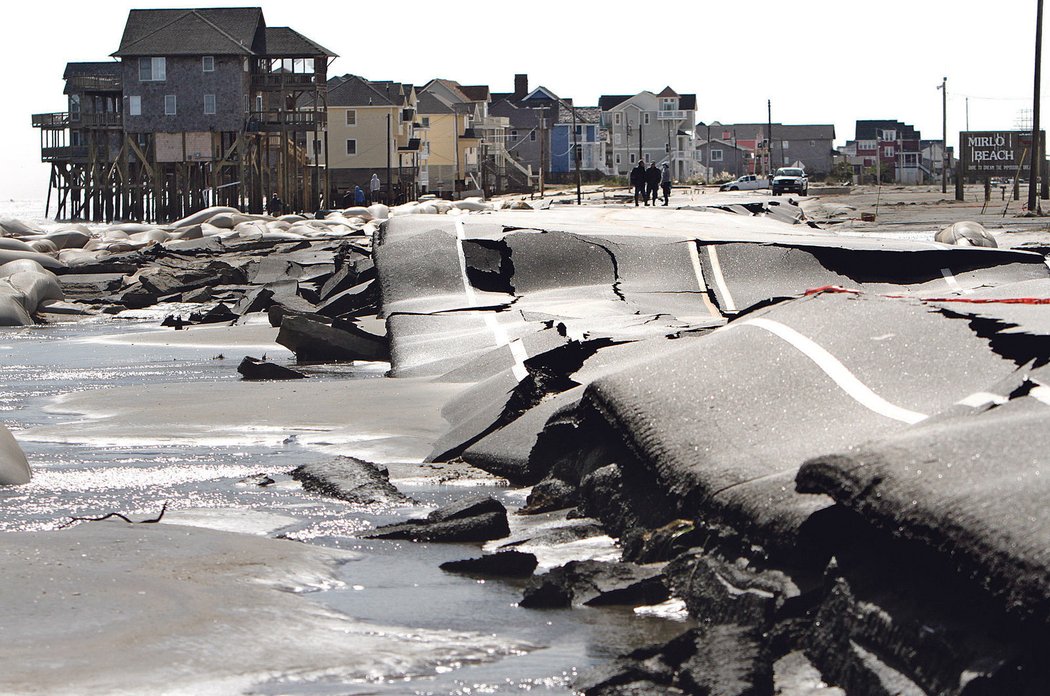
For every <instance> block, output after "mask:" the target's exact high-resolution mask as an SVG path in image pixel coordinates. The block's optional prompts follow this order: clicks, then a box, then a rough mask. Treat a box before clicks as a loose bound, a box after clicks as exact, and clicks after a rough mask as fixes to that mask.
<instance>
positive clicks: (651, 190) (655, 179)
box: [645, 162, 660, 205]
mask: <svg viewBox="0 0 1050 696" xmlns="http://www.w3.org/2000/svg"><path fill="white" fill-rule="evenodd" d="M659 195H660V170H659V169H657V168H656V162H652V163H650V164H649V168H648V169H647V170H645V197H646V199H652V201H653V205H656V199H657V198H658V197H659ZM648 204H649V203H648V200H646V205H648Z"/></svg>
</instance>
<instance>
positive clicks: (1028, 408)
mask: <svg viewBox="0 0 1050 696" xmlns="http://www.w3.org/2000/svg"><path fill="white" fill-rule="evenodd" d="M737 212H741V211H737ZM729 217H730V216H727V219H729ZM498 220H499V218H498V217H490V216H483V217H478V218H474V217H471V218H463V219H458V220H454V221H453V220H436V219H433V218H425V217H417V218H412V219H407V218H400V219H399V218H395V219H392V220H390V221H389V222H388V223H386V224H385V225H384V226H383V228H382V229H381V230H380V233H379V235H378V237H377V242H376V248H375V255H374V258H375V264H376V271H377V275H378V282H379V284H380V291H381V297H380V303H379V312H380V316H381V317H382V318H384V319H385V321H386V324H387V328H388V332H389V336H390V361H391V374H392V375H395V376H398V375H406V376H407V375H412V376H421V375H422V376H431V377H433V378H435V379H438V380H449V381H461V382H470V383H471V386H470V387H469V388H468V389H467V390H466V391H465V392H463V393H462V394H461V395H460V396H458V397H457V398H456V399H454V400H453V401H452V402H450V403H449V404H448V406H447V407H446V409H445V412H444V415H445V416H446V418H447V419H448V420H449V423H450V426H449V430H448V433H447V434H446V436H445V437H444V438H443V439H442V440H441V441H440V442H438V443H437V445H436V447H435V449H434V452H433V453H432V455H431V459H432V460H434V461H445V460H451V459H463V460H465V461H467V462H469V463H471V464H473V465H475V466H478V467H480V468H483V469H486V470H488V471H490V472H493V473H496V474H498V475H501V476H505V477H506V478H508V479H509V480H510V481H511V482H513V483H518V484H525V485H532V486H533V489H532V493H531V495H530V498H529V502H528V504H527V505H526V506H525V508H524V510H523V511H521V512H545V513H547V514H549V513H550V511H552V510H558V509H561V510H562V511H563V514H566V515H567V517H569V518H581V517H583V518H593V519H595V520H597V521H599V522H600V524H601V525H602V526H603V528H604V529H605V530H606V531H607V532H608V533H609V534H611V535H613V536H615V537H618V538H619V539H620V543H621V547H622V549H623V560H622V564H623V568H622V569H621V570H620V571H617V572H620V573H623V574H625V576H627V577H634V574H636V573H638V572H640V569H642V568H655V570H654V571H653V575H652V578H655V580H654V582H655V583H657V584H658V585H659V586H661V587H664V588H667V589H668V591H669V593H670V596H672V597H677V598H680V599H682V600H684V602H685V605H686V606H687V607H688V610H689V613H690V615H691V616H693V617H695V618H696V619H697V620H698V621H699V622H700V623H699V627H698V628H691V629H688V630H685V632H684V633H683V635H682V636H681V637H680V638H679V639H676V640H675V641H672V643H669V644H667V645H663V646H653V647H652V648H651V649H648V650H646V651H640V652H637V653H635V654H631V655H625V656H624V657H623V658H622V659H621V660H620V661H618V662H616V663H615V664H610V665H609V666H608V668H607V669H605V670H602V673H601V674H597V675H592V676H589V677H585V678H584V679H583V680H581V682H580V685H579V687H580V688H582V689H584V690H585V691H586V692H587V693H591V694H613V693H617V694H619V693H651V692H665V693H678V692H681V693H772V692H773V689H774V688H777V687H776V684H777V683H778V680H782V679H788V680H790V674H788V673H792V672H794V673H797V674H803V673H804V674H807V675H811V674H816V675H818V676H819V678H820V679H822V680H823V681H825V682H827V683H828V684H832V685H838V686H840V687H842V688H844V689H845V690H846V692H847V693H849V694H880V695H881V694H897V693H916V694H919V693H930V694H990V693H1033V694H1034V693H1040V692H1041V691H1040V690H1041V689H1042V688H1043V685H1045V683H1047V675H1046V667H1045V666H1044V662H1045V660H1043V659H1042V658H1041V657H1040V655H1041V654H1043V653H1045V650H1046V649H1047V648H1048V647H1050V640H1048V638H1050V636H1048V635H1047V628H1048V621H1050V616H1048V615H1047V611H1046V610H1047V609H1048V608H1050V602H1048V601H1047V600H1048V598H1050V581H1048V580H1047V578H1050V573H1047V572H1046V571H1047V568H1046V561H1047V559H1048V558H1050V544H1048V543H1047V539H1050V535H1048V534H1047V533H1046V532H1045V530H1043V528H1042V525H1045V524H1047V523H1048V522H1050V517H1048V514H1047V513H1046V512H1045V509H1046V508H1045V506H1043V505H1041V504H1040V501H1041V500H1042V498H1043V497H1044V496H1043V495H1042V490H1041V482H1042V481H1043V480H1044V479H1046V478H1047V476H1046V475H1045V472H1044V473H1042V474H1041V473H1040V471H1041V470H1042V469H1043V468H1045V467H1044V466H1043V458H1044V457H1045V456H1046V455H1045V454H1044V452H1045V451H1046V447H1045V446H1044V445H1043V439H1044V438H1043V433H1044V432H1045V431H1046V428H1045V427H1042V426H1043V419H1044V418H1046V417H1050V411H1046V412H1045V414H1044V412H1043V411H1042V410H1041V409H1046V408H1050V407H1048V406H1047V404H1048V403H1050V397H1047V396H1046V395H1045V394H1044V392H1045V391H1046V389H1047V388H1046V387H1045V386H1043V385H1044V382H1043V378H1041V377H1040V370H1039V367H1040V366H1041V365H1042V364H1043V363H1046V362H1047V361H1048V358H1050V350H1048V347H1047V343H1046V338H1047V331H1046V329H1047V327H1050V322H1048V321H1047V320H1046V319H1045V317H1046V316H1047V315H1046V308H1045V307H1043V306H1042V305H1044V304H1046V302H1045V298H1047V297H1048V296H1050V275H1048V270H1047V265H1046V263H1045V262H1044V259H1043V257H1042V256H1041V255H1039V254H1034V253H1027V252H1018V251H1007V250H1000V249H989V248H974V247H950V246H946V245H942V244H936V243H928V242H905V241H886V240H871V239H862V238H850V237H840V236H837V235H830V234H813V233H807V234H799V233H796V232H794V231H793V229H795V228H791V227H787V226H785V227H784V230H783V233H782V234H769V232H768V230H769V228H768V227H763V228H762V229H760V230H757V231H756V232H755V233H754V234H750V233H748V232H747V231H746V230H742V228H741V225H740V224H736V225H735V226H731V229H732V230H733V231H731V232H729V233H727V232H726V231H725V230H722V231H720V232H718V233H715V234H710V235H709V234H707V233H704V232H702V231H701V232H697V233H695V234H684V233H682V232H680V231H679V232H671V231H667V232H665V233H662V234H653V232H652V229H651V227H641V226H639V227H638V228H637V229H636V230H632V229H630V227H629V225H622V224H621V225H617V226H615V227H613V226H608V225H601V224H597V223H595V224H593V225H591V226H590V227H588V225H586V224H574V225H558V224H551V225H547V226H542V225H535V223H533V225H530V226H528V227H523V226H520V225H517V224H506V225H504V224H500V223H499V222H498ZM710 227H711V226H710V225H709V224H705V225H698V230H706V229H710ZM676 229H679V228H676ZM738 230H739V233H736V232H735V231H738ZM1047 382H1048V383H1050V380H1047ZM1003 385H1007V386H1005V387H1004V386H1003ZM1010 385H1013V387H1012V388H1011V387H1010ZM996 389H998V390H999V391H998V392H997V391H995V390H996ZM989 395H992V396H989ZM1041 398H1045V399H1046V401H1045V402H1044V401H1042V400H1041ZM1013 501H1017V502H1016V504H1015V503H1014V502H1013ZM654 563H655V564H657V565H656V566H652V565H650V564H654ZM585 567H586V566H585ZM577 568H578V564H577V565H569V566H565V567H562V568H559V569H555V570H553V571H550V572H548V573H545V574H542V575H537V576H535V577H534V578H533V580H532V581H530V588H533V589H530V590H529V592H528V593H527V595H526V597H528V599H523V603H524V604H525V605H528V604H530V603H538V604H544V605H551V604H561V605H565V604H571V603H574V602H575V603H580V602H577V601H576V600H574V599H573V598H574V597H577V596H584V597H586V596H588V595H587V592H588V590H587V588H588V587H594V580H593V579H591V578H590V577H589V576H588V575H587V574H581V573H580V572H578V570H577ZM617 596H623V597H631V599H629V600H627V601H626V603H628V604H632V605H638V604H651V603H656V602H658V601H660V599H661V596H659V595H658V593H656V594H653V595H651V596H650V595H646V593H645V592H638V593H637V594H636V595H631V594H630V593H619V594H618V595H617ZM584 601H587V600H584ZM785 674H788V676H785ZM796 676H797V675H796Z"/></svg>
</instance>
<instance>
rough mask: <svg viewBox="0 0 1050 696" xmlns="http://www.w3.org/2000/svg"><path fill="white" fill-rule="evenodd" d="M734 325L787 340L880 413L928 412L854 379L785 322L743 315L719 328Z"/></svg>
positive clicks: (914, 416)
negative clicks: (893, 401)
mask: <svg viewBox="0 0 1050 696" xmlns="http://www.w3.org/2000/svg"><path fill="white" fill-rule="evenodd" d="M735 326H755V327H758V328H760V329H765V330H766V331H768V332H769V333H771V334H773V335H774V336H777V337H779V338H781V339H783V340H784V341H787V342H788V343H790V344H791V345H792V346H794V347H795V348H797V349H798V350H799V351H800V352H801V353H802V354H803V355H805V356H806V357H807V358H809V359H810V360H812V361H813V363H814V364H815V365H816V366H817V367H819V368H820V369H821V370H823V371H824V374H826V375H827V376H828V377H830V378H831V379H832V381H834V382H835V384H837V385H838V386H839V388H840V389H842V390H843V391H844V392H846V393H847V394H848V395H849V396H850V397H852V398H853V400H854V401H856V402H857V403H859V404H860V405H861V406H863V407H865V408H867V409H868V410H871V411H874V412H875V413H877V414H879V415H880V416H885V417H887V418H892V419H893V420H898V421H901V422H903V423H912V424H913V423H918V422H919V421H922V420H925V419H926V418H928V416H927V415H926V414H925V413H919V412H917V411H910V410H908V409H906V408H902V407H900V406H897V405H895V404H891V403H890V402H889V401H886V400H885V399H883V398H882V397H881V396H879V395H878V394H876V393H875V392H873V391H872V390H871V389H870V388H869V387H868V386H867V385H866V384H864V383H863V382H861V381H860V380H859V379H857V377H856V375H854V374H853V373H852V372H850V371H849V369H847V368H846V366H845V365H843V364H842V363H841V362H839V360H838V358H836V357H835V356H834V355H832V354H831V353H829V352H828V351H827V350H825V349H824V348H823V347H821V346H820V345H818V344H817V343H816V342H815V341H813V340H811V339H809V338H807V337H806V336H803V335H802V334H800V333H799V332H798V331H795V330H794V329H792V328H791V327H789V326H785V325H784V324H781V323H780V322H778V321H773V320H772V319H763V318H756V319H747V320H745V321H738V322H734V323H732V324H726V326H724V327H723V328H722V329H721V330H722V331H724V330H726V329H731V328H733V327H735Z"/></svg>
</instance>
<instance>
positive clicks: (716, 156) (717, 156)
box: [711, 150, 723, 162]
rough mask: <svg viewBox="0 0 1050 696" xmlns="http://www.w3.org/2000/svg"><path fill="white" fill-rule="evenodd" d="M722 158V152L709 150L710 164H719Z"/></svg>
mask: <svg viewBox="0 0 1050 696" xmlns="http://www.w3.org/2000/svg"><path fill="white" fill-rule="evenodd" d="M722 156H723V155H722V151H721V150H711V161H712V162H721V161H722Z"/></svg>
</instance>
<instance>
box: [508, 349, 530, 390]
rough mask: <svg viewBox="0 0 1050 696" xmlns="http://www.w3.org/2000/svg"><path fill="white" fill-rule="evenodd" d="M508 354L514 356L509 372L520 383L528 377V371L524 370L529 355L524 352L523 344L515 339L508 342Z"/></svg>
mask: <svg viewBox="0 0 1050 696" xmlns="http://www.w3.org/2000/svg"><path fill="white" fill-rule="evenodd" d="M510 354H511V355H513V356H514V366H513V367H512V368H511V370H512V371H513V372H514V376H515V377H516V378H517V379H518V381H519V382H520V381H521V380H523V379H525V378H526V377H528V376H529V371H528V370H527V369H525V361H526V360H528V359H529V354H528V352H527V351H526V350H525V344H524V343H522V341H521V339H520V338H516V339H514V340H513V341H511V342H510Z"/></svg>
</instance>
